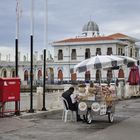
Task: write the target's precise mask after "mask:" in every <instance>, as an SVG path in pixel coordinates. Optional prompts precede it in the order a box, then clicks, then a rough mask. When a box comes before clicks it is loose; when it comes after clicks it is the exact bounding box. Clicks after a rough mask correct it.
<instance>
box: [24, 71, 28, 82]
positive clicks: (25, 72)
mask: <svg viewBox="0 0 140 140" xmlns="http://www.w3.org/2000/svg"><path fill="white" fill-rule="evenodd" d="M24 81H28V71H27V70H25V71H24Z"/></svg>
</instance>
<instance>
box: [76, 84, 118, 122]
mask: <svg viewBox="0 0 140 140" xmlns="http://www.w3.org/2000/svg"><path fill="white" fill-rule="evenodd" d="M95 87H96V88H95ZM95 87H94V88H93V90H91V88H90V91H92V92H91V93H88V94H87V95H86V96H80V97H79V99H80V100H79V104H78V114H79V115H81V116H83V117H84V120H85V121H86V122H87V123H88V124H90V123H91V122H92V120H93V117H94V116H97V115H98V116H102V115H107V116H108V121H109V122H110V123H112V122H113V121H114V113H115V104H116V101H117V96H116V91H115V87H114V90H113V89H112V88H111V87H108V86H102V85H100V86H95Z"/></svg>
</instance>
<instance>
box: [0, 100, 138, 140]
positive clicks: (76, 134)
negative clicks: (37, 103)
mask: <svg viewBox="0 0 140 140" xmlns="http://www.w3.org/2000/svg"><path fill="white" fill-rule="evenodd" d="M61 115H62V112H56V113H55V112H54V113H52V114H51V113H50V115H49V114H47V113H46V115H42V116H41V117H36V115H34V117H29V118H28V119H23V118H22V119H20V118H1V119H0V126H1V128H0V140H121V139H122V140H133V139H135V140H139V137H140V121H139V120H140V98H139V99H132V100H125V101H120V102H119V103H118V104H117V105H116V112H115V122H114V123H113V124H110V123H108V119H107V117H106V116H103V117H96V118H94V122H93V123H92V124H86V123H83V122H78V123H77V122H67V123H64V122H63V121H62V120H61ZM8 122H9V123H8ZM8 124H9V125H8ZM2 127H3V128H2Z"/></svg>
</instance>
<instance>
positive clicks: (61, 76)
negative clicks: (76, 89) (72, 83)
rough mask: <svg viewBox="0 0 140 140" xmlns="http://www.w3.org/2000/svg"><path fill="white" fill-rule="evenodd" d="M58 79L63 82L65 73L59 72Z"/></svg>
mask: <svg viewBox="0 0 140 140" xmlns="http://www.w3.org/2000/svg"><path fill="white" fill-rule="evenodd" d="M58 79H59V80H61V81H62V80H63V72H62V70H59V71H58Z"/></svg>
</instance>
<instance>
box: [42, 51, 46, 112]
mask: <svg viewBox="0 0 140 140" xmlns="http://www.w3.org/2000/svg"><path fill="white" fill-rule="evenodd" d="M45 85H46V49H44V68H43V108H42V111H46V107H45V91H46V90H45V89H46V88H45Z"/></svg>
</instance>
